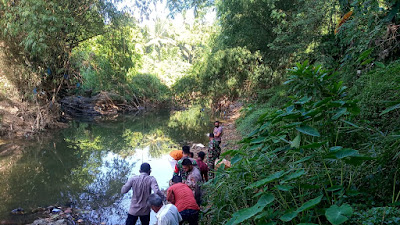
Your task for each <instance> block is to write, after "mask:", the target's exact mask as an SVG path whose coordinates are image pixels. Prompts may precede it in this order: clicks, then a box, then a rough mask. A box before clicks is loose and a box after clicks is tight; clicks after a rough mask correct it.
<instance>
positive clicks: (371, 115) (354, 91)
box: [349, 61, 400, 132]
mask: <svg viewBox="0 0 400 225" xmlns="http://www.w3.org/2000/svg"><path fill="white" fill-rule="evenodd" d="M399 72H400V63H399V61H395V62H392V63H391V64H389V65H387V66H386V67H385V68H377V69H375V70H373V71H371V72H369V73H366V74H363V75H362V76H361V77H360V78H359V79H358V80H357V81H356V82H355V83H354V86H353V87H352V88H351V89H350V93H349V94H350V95H351V97H352V98H354V99H356V100H358V102H359V103H358V104H359V106H360V108H361V113H360V116H359V119H360V120H365V122H366V123H367V124H369V125H370V126H371V127H374V128H376V129H378V130H381V131H383V132H390V131H393V130H396V129H397V128H398V124H399V123H400V116H399V111H398V110H393V111H391V112H388V113H385V114H381V113H382V112H383V111H384V110H385V109H387V108H389V107H390V106H392V105H394V106H395V105H396V104H394V103H396V101H398V100H399V99H400V95H399V93H400V92H399V90H400V78H399V77H398V76H395V75H394V74H399Z"/></svg>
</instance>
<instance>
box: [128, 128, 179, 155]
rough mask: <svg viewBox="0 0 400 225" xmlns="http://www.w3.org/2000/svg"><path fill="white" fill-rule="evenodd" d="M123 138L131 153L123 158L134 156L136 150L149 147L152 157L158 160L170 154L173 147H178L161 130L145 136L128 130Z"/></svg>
mask: <svg viewBox="0 0 400 225" xmlns="http://www.w3.org/2000/svg"><path fill="white" fill-rule="evenodd" d="M123 137H124V138H125V141H126V142H127V143H128V144H129V145H130V146H129V150H128V152H130V153H131V154H129V153H126V154H123V156H128V155H133V154H134V153H135V151H134V150H135V149H136V148H140V149H144V148H146V147H148V148H149V154H150V157H153V158H157V157H160V156H161V155H163V154H165V153H168V152H169V151H170V150H171V148H172V146H175V145H176V144H175V143H174V142H173V141H172V140H171V139H170V138H169V137H168V136H167V135H165V134H164V132H163V131H162V130H161V129H156V130H153V131H151V132H149V133H147V134H145V135H143V134H142V133H140V132H132V131H131V130H128V129H127V130H125V132H124V135H123Z"/></svg>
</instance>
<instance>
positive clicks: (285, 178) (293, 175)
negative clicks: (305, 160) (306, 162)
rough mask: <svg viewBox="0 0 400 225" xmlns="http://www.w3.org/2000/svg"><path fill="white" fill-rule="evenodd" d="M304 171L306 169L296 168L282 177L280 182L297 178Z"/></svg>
mask: <svg viewBox="0 0 400 225" xmlns="http://www.w3.org/2000/svg"><path fill="white" fill-rule="evenodd" d="M305 173H306V171H305V170H304V169H300V170H297V171H296V172H294V173H291V174H289V175H287V176H285V177H284V178H283V179H282V181H281V183H284V182H286V181H289V180H293V179H296V178H299V177H301V176H303V175H304V174H305Z"/></svg>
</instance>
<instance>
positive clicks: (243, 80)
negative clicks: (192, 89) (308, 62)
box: [199, 47, 275, 102]
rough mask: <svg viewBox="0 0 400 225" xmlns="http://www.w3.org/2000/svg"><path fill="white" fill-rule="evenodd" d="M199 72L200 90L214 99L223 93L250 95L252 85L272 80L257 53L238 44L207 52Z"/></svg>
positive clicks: (231, 96)
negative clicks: (206, 57) (209, 53)
mask: <svg viewBox="0 0 400 225" xmlns="http://www.w3.org/2000/svg"><path fill="white" fill-rule="evenodd" d="M199 76H200V77H199V79H200V84H201V86H200V91H201V92H202V93H203V94H204V95H205V96H210V97H211V98H212V99H213V100H214V102H215V100H219V99H221V98H224V97H227V98H229V99H236V98H237V97H239V96H242V97H250V96H251V95H252V94H253V90H254V89H259V88H262V87H265V86H268V85H270V84H271V83H272V82H274V81H275V78H274V77H273V76H272V74H271V73H270V70H269V69H268V67H266V65H265V64H264V63H263V59H262V57H261V55H260V53H259V52H255V53H252V52H250V51H249V50H247V49H246V48H241V47H238V48H232V49H226V50H221V51H218V52H215V53H213V54H211V55H210V56H209V58H208V61H207V64H206V66H205V67H203V68H202V71H201V72H200V75H199ZM238 87H240V88H238Z"/></svg>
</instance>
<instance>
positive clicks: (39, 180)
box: [0, 107, 212, 224]
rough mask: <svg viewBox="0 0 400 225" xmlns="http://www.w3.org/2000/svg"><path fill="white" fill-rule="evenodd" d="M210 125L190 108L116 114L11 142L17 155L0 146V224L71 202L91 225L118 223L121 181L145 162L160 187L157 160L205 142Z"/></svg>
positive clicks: (125, 200) (123, 204)
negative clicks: (18, 210)
mask: <svg viewBox="0 0 400 225" xmlns="http://www.w3.org/2000/svg"><path fill="white" fill-rule="evenodd" d="M211 126H212V123H211V122H210V119H209V118H208V117H207V115H206V114H205V113H203V112H201V111H200V108H198V107H195V108H192V109H190V110H187V111H183V112H174V113H170V112H161V113H157V114H148V115H141V116H122V117H119V118H116V119H113V120H107V121H103V122H100V123H88V122H77V121H75V122H72V123H71V126H70V127H69V128H67V129H64V130H61V131H59V132H53V133H54V134H53V135H52V136H51V137H50V138H43V139H42V140H40V141H34V142H33V141H26V142H23V143H14V146H17V147H18V149H19V150H13V151H12V152H13V154H8V153H7V154H4V153H5V152H9V151H7V149H9V146H8V147H7V146H5V145H3V146H2V147H3V148H0V175H1V176H0V183H1V185H0V221H1V220H13V221H17V222H19V223H26V222H28V221H30V220H32V219H33V218H32V215H29V214H28V215H24V216H21V215H19V216H13V215H10V213H9V212H10V211H11V210H12V209H14V208H17V207H23V208H24V209H25V210H26V211H30V210H31V209H34V208H36V207H39V206H49V205H52V204H59V205H65V204H67V203H70V204H73V205H75V206H77V207H79V208H81V209H83V210H86V211H87V214H88V215H90V217H91V218H93V222H94V223H100V222H106V223H108V224H120V223H123V221H124V220H125V218H126V212H127V210H128V208H129V203H130V196H129V194H127V195H125V196H121V195H120V194H119V193H120V189H121V186H122V184H123V183H124V182H125V181H126V179H127V178H128V177H129V176H131V175H133V174H137V173H138V171H139V166H140V164H141V163H142V162H149V163H150V165H151V166H152V171H153V173H152V175H153V176H155V177H156V179H157V181H158V183H159V185H160V187H161V188H167V187H168V180H169V179H170V177H171V174H172V171H171V168H170V166H169V163H168V161H167V160H166V159H165V158H164V157H165V156H166V154H167V153H168V152H169V151H170V150H171V149H175V148H178V147H179V146H181V145H182V144H185V143H186V142H189V141H193V142H200V143H206V141H207V140H206V137H205V135H204V134H205V133H207V132H209V130H210V129H211Z"/></svg>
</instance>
